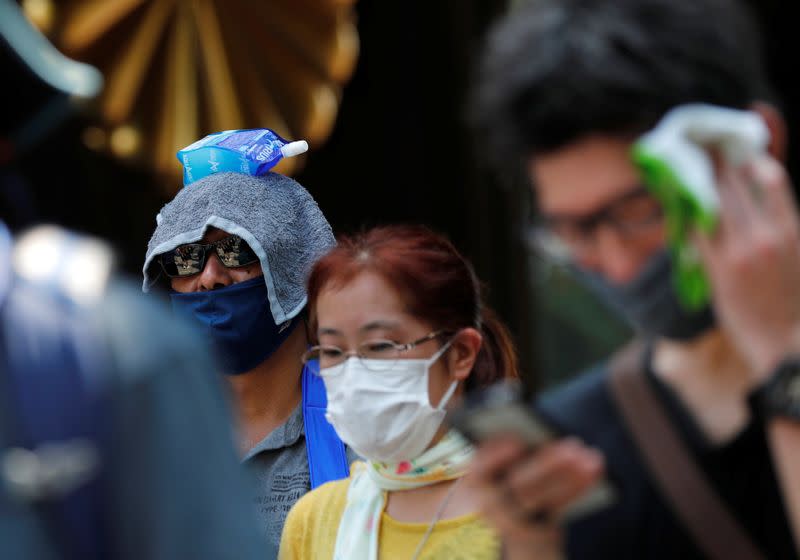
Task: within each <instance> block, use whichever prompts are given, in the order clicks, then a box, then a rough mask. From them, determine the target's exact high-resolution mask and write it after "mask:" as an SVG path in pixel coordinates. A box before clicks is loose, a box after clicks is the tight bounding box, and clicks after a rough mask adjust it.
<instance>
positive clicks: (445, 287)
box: [308, 226, 519, 391]
mask: <svg viewBox="0 0 800 560" xmlns="http://www.w3.org/2000/svg"><path fill="white" fill-rule="evenodd" d="M365 271H369V272H374V273H376V274H379V275H380V276H381V277H382V278H384V279H385V280H386V281H387V282H389V283H390V284H391V285H392V286H394V288H395V289H396V290H397V292H398V294H400V297H401V298H402V299H403V301H404V302H405V304H406V305H407V308H408V312H409V313H410V314H411V315H413V316H414V317H417V318H419V319H422V320H424V321H427V322H429V323H431V324H432V325H434V326H435V328H437V329H443V330H447V331H453V332H455V331H458V330H460V329H463V328H465V327H473V328H475V329H477V330H478V331H479V332H480V333H481V334H482V335H483V345H482V346H481V350H480V352H479V354H478V358H477V360H476V361H475V365H474V367H473V369H472V373H471V374H470V376H469V377H468V378H467V381H466V389H467V390H468V391H470V390H472V389H475V388H483V387H486V386H488V385H491V384H492V383H494V382H496V381H499V380H501V379H503V378H509V377H518V376H519V371H518V365H517V355H516V351H515V349H514V344H513V342H512V340H511V336H510V334H509V332H508V330H507V329H506V327H505V326H504V325H503V324H502V323H501V322H500V320H499V319H498V318H497V316H496V315H495V314H494V312H492V311H491V310H490V309H489V308H487V307H486V306H485V305H484V304H483V301H482V298H481V289H480V284H479V283H478V280H477V278H476V276H475V273H474V271H473V269H472V266H471V265H470V264H469V262H467V260H466V259H465V258H464V257H462V256H461V254H460V253H459V252H458V251H457V250H456V248H455V247H453V244H452V243H450V242H449V241H448V240H447V239H445V238H444V237H443V236H441V235H438V234H436V233H434V232H432V231H431V230H429V229H427V228H425V227H422V226H385V227H378V228H374V229H371V230H369V231H367V232H365V233H361V234H358V235H354V236H350V237H343V238H341V239H340V240H339V245H338V246H337V247H336V248H334V249H332V250H331V251H330V252H329V253H328V254H327V255H325V256H324V257H322V258H321V259H320V260H319V261H317V263H316V264H315V265H314V268H313V269H312V271H311V276H310V277H309V280H308V307H309V310H310V318H311V331H312V332H316V326H317V324H316V303H317V299H318V297H319V294H320V293H321V292H322V290H324V289H326V288H330V287H340V286H344V285H346V284H347V283H348V282H350V281H352V280H353V278H355V277H356V276H357V275H358V274H360V273H362V272H365Z"/></svg>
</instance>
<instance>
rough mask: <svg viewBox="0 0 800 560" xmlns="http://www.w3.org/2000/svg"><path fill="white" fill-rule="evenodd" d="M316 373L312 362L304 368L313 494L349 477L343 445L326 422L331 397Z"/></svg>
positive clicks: (305, 414)
mask: <svg viewBox="0 0 800 560" xmlns="http://www.w3.org/2000/svg"><path fill="white" fill-rule="evenodd" d="M317 371H319V363H318V362H317V361H309V362H308V363H307V364H306V365H305V366H304V367H303V423H304V424H305V432H306V451H307V452H308V471H309V473H310V475H311V489H312V490H313V489H314V488H316V487H317V486H320V485H322V484H325V483H326V482H329V481H331V480H339V479H341V478H347V476H348V475H349V474H350V469H349V467H348V465H347V455H346V454H345V451H344V443H342V440H341V439H339V436H338V435H337V433H336V430H334V429H333V426H331V424H330V422H328V420H327V419H326V418H325V409H326V408H327V407H328V396H327V394H326V393H325V383H324V382H323V381H322V378H321V377H320V376H319V375H317V373H315V372H317Z"/></svg>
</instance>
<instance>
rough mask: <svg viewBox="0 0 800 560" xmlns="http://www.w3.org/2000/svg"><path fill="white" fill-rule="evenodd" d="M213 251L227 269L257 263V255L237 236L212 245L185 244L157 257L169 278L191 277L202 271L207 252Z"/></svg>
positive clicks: (231, 236) (230, 236)
mask: <svg viewBox="0 0 800 560" xmlns="http://www.w3.org/2000/svg"><path fill="white" fill-rule="evenodd" d="M212 249H213V250H214V251H215V252H216V253H217V256H218V257H219V261H220V262H221V263H222V264H223V266H225V267H227V268H236V267H239V266H247V265H248V264H253V263H254V262H258V260H259V259H258V255H256V254H255V253H254V252H253V249H251V248H250V245H248V244H247V242H246V241H245V240H244V239H242V238H241V237H239V236H238V235H229V236H228V237H225V238H223V239H220V240H219V241H214V242H213V243H186V244H185V245H180V246H179V247H176V248H175V249H173V250H172V251H169V252H167V253H164V254H163V255H161V256H160V257H159V261H160V262H161V268H163V269H164V273H165V274H166V275H167V276H169V277H170V278H182V277H184V276H192V275H194V274H199V273H200V272H202V271H203V267H205V265H206V256H207V255H208V252H209V251H211V250H212Z"/></svg>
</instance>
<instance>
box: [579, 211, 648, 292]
mask: <svg viewBox="0 0 800 560" xmlns="http://www.w3.org/2000/svg"><path fill="white" fill-rule="evenodd" d="M628 241H629V240H626V239H623V238H622V236H620V234H619V232H618V231H617V230H616V229H615V228H614V227H612V226H609V225H607V224H598V226H597V228H596V229H595V231H594V239H593V243H592V247H591V248H587V250H585V251H583V252H582V253H581V254H580V255H579V256H578V263H579V264H580V265H581V266H583V267H584V268H587V269H590V270H592V271H594V272H597V273H599V274H601V275H602V276H604V277H605V278H606V279H607V280H608V281H610V282H611V283H613V284H625V283H627V282H630V281H631V280H633V279H634V278H635V277H636V276H637V274H638V273H639V270H641V267H642V266H643V264H644V263H643V260H644V259H643V258H642V255H640V254H639V252H637V251H636V250H635V249H634V247H633V246H632V245H635V244H632V243H629V242H628Z"/></svg>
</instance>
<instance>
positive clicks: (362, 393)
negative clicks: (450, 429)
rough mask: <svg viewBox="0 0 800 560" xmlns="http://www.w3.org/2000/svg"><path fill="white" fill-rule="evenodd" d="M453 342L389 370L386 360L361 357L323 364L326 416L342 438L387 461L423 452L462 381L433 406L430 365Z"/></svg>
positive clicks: (360, 450) (371, 456)
mask: <svg viewBox="0 0 800 560" xmlns="http://www.w3.org/2000/svg"><path fill="white" fill-rule="evenodd" d="M451 342H452V340H451V341H450V342H448V343H447V344H445V345H444V346H443V347H442V348H441V349H439V351H438V352H436V354H434V355H433V356H432V357H431V358H430V359H428V360H396V361H394V362H393V363H392V364H391V365H390V367H386V369H383V368H384V367H385V362H383V360H363V359H360V358H357V357H350V358H348V359H347V360H346V361H345V362H343V363H341V364H339V365H337V366H334V367H330V368H323V369H322V371H321V372H320V373H321V374H322V378H323V380H324V381H325V389H326V390H327V392H328V410H327V413H326V415H325V417H326V418H327V419H328V422H330V423H331V424H332V425H333V427H334V428H335V429H336V433H338V434H339V437H340V438H342V441H344V442H345V443H346V444H347V445H348V446H349V447H350V448H351V449H352V450H353V451H355V452H356V453H358V454H359V455H361V456H362V457H364V458H366V459H370V460H373V461H380V462H384V463H396V462H399V461H403V460H410V459H414V458H416V457H418V456H419V455H421V454H422V452H423V451H425V449H426V448H427V447H428V445H430V443H431V440H433V436H434V435H436V431H437V430H438V429H439V426H441V425H442V421H443V420H444V416H445V410H444V407H445V406H446V405H447V402H448V401H449V400H450V397H452V396H453V392H454V391H455V390H456V386H457V385H458V381H453V383H451V384H450V387H449V388H448V389H447V392H446V393H445V394H444V396H443V397H442V400H441V401H440V402H439V404H438V405H437V406H436V408H434V407H432V406H431V401H430V396H429V395H428V377H429V375H430V367H431V366H432V365H433V364H434V363H435V362H436V360H438V359H439V358H440V357H441V356H442V354H444V352H445V351H446V350H447V348H448V347H449V346H450V344H451ZM382 362H383V363H382ZM365 363H366V364H367V365H374V367H369V368H368V367H367V366H365Z"/></svg>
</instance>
